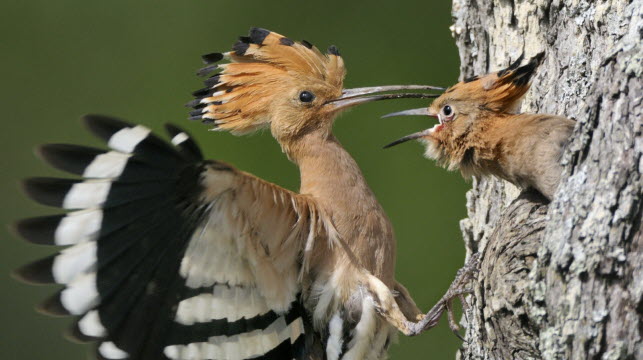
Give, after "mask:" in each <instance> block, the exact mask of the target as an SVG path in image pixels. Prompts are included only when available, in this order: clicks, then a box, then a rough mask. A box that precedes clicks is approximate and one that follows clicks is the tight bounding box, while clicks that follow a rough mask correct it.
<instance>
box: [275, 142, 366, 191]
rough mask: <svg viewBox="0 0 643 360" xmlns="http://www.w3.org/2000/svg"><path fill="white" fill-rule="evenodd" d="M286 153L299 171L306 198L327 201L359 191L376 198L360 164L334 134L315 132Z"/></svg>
mask: <svg viewBox="0 0 643 360" xmlns="http://www.w3.org/2000/svg"><path fill="white" fill-rule="evenodd" d="M284 150H285V152H286V154H287V155H288V157H289V158H290V159H291V160H292V161H293V162H294V163H295V164H297V166H298V167H299V171H300V175H301V186H300V192H301V193H302V194H310V195H313V196H316V197H320V198H325V197H334V196H336V195H338V194H340V193H342V192H354V191H357V192H358V193H360V194H361V195H366V194H368V195H369V196H372V193H371V191H370V189H369V188H368V185H367V184H366V180H365V179H364V176H363V175H362V172H361V171H360V169H359V167H358V166H357V163H356V162H355V160H354V159H353V158H352V157H351V156H350V154H349V153H348V152H347V151H346V150H345V149H344V148H343V147H342V145H341V144H340V143H339V141H338V140H337V138H336V137H335V136H334V135H333V134H330V133H325V132H321V131H320V132H311V133H308V134H306V135H303V136H302V137H301V138H299V139H298V140H297V141H296V142H294V143H293V144H290V146H287V147H284ZM345 195H347V194H345Z"/></svg>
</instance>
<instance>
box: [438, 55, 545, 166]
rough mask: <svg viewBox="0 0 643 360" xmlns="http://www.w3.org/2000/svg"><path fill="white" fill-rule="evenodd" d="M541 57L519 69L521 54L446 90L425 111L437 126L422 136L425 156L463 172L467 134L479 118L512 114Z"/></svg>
mask: <svg viewBox="0 0 643 360" xmlns="http://www.w3.org/2000/svg"><path fill="white" fill-rule="evenodd" d="M543 57H544V52H541V53H539V54H537V55H536V56H534V57H532V58H531V59H530V60H529V62H528V63H527V64H526V65H524V66H520V64H521V63H522V61H523V59H524V56H523V55H521V56H520V57H519V58H518V59H516V61H514V62H513V63H512V64H511V65H509V66H508V67H507V68H505V69H503V70H500V71H497V72H493V73H490V74H487V75H484V76H474V77H471V78H467V79H465V80H463V81H461V82H459V83H457V84H455V85H453V86H451V87H450V88H448V89H447V90H446V91H445V92H444V94H442V95H441V96H440V97H439V98H437V99H436V100H435V101H434V102H433V103H432V104H431V106H429V109H428V113H429V115H430V116H434V117H437V118H438V119H439V121H440V123H439V124H438V125H436V126H435V127H434V128H433V129H430V130H431V131H430V134H429V135H430V136H427V137H426V140H427V151H426V154H427V156H428V157H430V158H433V159H435V160H437V161H438V162H439V163H441V164H443V165H446V166H447V167H448V168H449V169H450V170H453V169H455V168H458V167H460V169H461V170H463V171H465V172H466V169H465V168H462V167H461V165H464V164H463V162H466V160H467V159H466V157H467V153H466V150H467V148H466V147H465V146H462V145H464V144H465V143H466V141H465V139H466V136H467V134H469V133H471V132H472V129H473V127H474V126H480V124H479V120H481V119H483V118H487V117H490V116H499V115H503V114H513V113H516V111H517V110H518V106H519V105H520V100H521V99H522V98H523V96H524V95H525V93H527V91H528V90H529V87H530V85H531V79H532V77H533V76H534V74H535V72H536V69H537V68H538V66H539V65H540V64H541V63H542V59H543ZM468 175H473V174H468Z"/></svg>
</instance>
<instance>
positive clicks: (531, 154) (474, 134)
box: [391, 53, 574, 199]
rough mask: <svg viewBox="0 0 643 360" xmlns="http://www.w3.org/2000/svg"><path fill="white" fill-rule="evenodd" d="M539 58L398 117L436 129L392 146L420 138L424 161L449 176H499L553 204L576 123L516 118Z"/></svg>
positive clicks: (551, 118) (473, 80)
mask: <svg viewBox="0 0 643 360" xmlns="http://www.w3.org/2000/svg"><path fill="white" fill-rule="evenodd" d="M543 56H544V53H540V54H538V55H536V56H534V57H533V58H531V59H530V60H529V62H528V63H527V64H526V65H524V66H519V65H520V63H521V62H522V59H523V57H522V56H521V57H520V58H519V59H518V60H516V61H515V62H514V63H513V64H511V65H510V66H509V67H508V68H506V69H504V70H501V71H498V72H495V73H490V74H487V75H484V76H480V77H478V76H476V77H473V78H469V79H465V80H464V81H462V82H459V83H457V84H455V85H453V86H452V87H450V88H448V89H447V90H446V91H445V92H444V94H442V95H441V96H440V97H439V98H437V99H436V100H435V101H434V102H433V103H432V104H431V105H430V106H429V108H428V109H423V110H420V109H417V110H414V111H407V112H401V113H396V114H401V115H404V114H405V113H406V114H424V115H428V116H431V117H435V118H438V119H439V124H437V125H435V126H434V127H433V128H431V129H427V130H425V131H422V132H419V133H416V134H413V135H409V136H407V137H405V138H402V139H400V141H397V142H395V143H393V144H397V143H399V142H402V141H406V140H410V139H416V138H419V139H421V140H422V141H423V142H424V143H425V144H426V156H427V157H429V158H432V159H435V160H436V161H437V162H438V163H439V164H440V165H442V166H445V167H447V168H448V169H449V170H455V169H459V170H460V171H461V173H462V175H463V176H465V177H471V176H483V175H494V176H498V177H500V178H502V179H505V180H507V181H509V182H512V183H514V184H515V185H517V186H519V187H522V188H528V187H533V188H535V189H536V190H538V191H540V192H541V193H542V194H543V195H545V196H546V197H547V198H548V199H551V198H552V197H553V195H554V192H555V189H556V187H557V185H558V182H559V180H560V174H561V172H562V167H561V165H560V160H561V156H562V152H563V150H564V147H565V145H566V143H567V139H568V138H569V136H570V134H571V131H572V129H573V128H574V121H573V120H569V119H567V118H564V117H560V116H554V115H543V114H519V113H517V111H518V107H519V105H520V100H521V99H522V97H523V96H524V95H525V93H526V92H527V90H529V86H530V81H531V79H532V77H533V75H534V73H535V70H536V68H537V67H538V66H539V65H540V63H541V62H542V59H543ZM391 115H395V114H391Z"/></svg>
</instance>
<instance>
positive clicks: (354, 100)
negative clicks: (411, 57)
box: [326, 85, 445, 110]
mask: <svg viewBox="0 0 643 360" xmlns="http://www.w3.org/2000/svg"><path fill="white" fill-rule="evenodd" d="M398 90H438V91H444V90H445V89H444V88H441V87H437V86H430V85H388V86H373V87H363V88H355V89H346V90H344V91H343V92H342V96H340V97H338V98H337V99H333V100H330V101H328V102H327V103H326V105H331V106H333V107H334V109H335V110H342V109H346V108H349V107H353V106H356V105H359V104H363V103H367V102H371V101H379V100H389V99H434V98H437V97H439V96H440V94H424V93H397V94H378V93H381V92H388V91H398Z"/></svg>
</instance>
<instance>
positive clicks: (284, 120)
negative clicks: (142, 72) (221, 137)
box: [188, 28, 444, 141]
mask: <svg viewBox="0 0 643 360" xmlns="http://www.w3.org/2000/svg"><path fill="white" fill-rule="evenodd" d="M203 59H204V61H205V62H206V64H208V66H206V67H205V68H203V69H201V70H199V72H198V74H199V75H201V76H209V77H208V78H207V79H206V80H205V85H206V87H205V88H203V89H201V90H198V91H196V92H194V93H193V95H194V96H195V97H196V99H195V100H194V101H192V102H190V103H188V105H189V106H190V107H193V108H194V109H195V110H194V111H192V112H191V119H194V120H201V121H202V122H204V123H207V124H212V125H214V129H215V130H227V131H230V132H232V133H233V134H245V133H250V132H253V131H256V130H258V129H261V128H268V127H269V128H270V130H271V132H272V134H273V135H274V136H275V138H277V139H278V140H280V141H285V140H290V139H295V138H297V137H298V136H300V135H302V134H305V133H307V132H309V131H314V130H322V131H328V132H330V129H331V128H332V122H333V119H334V118H335V117H336V115H337V114H339V113H340V112H341V111H342V110H344V109H347V108H349V107H352V106H355V105H358V104H362V103H366V102H370V101H375V100H384V99H390V98H403V97H416V98H417V97H425V98H428V97H437V95H431V94H417V93H416V94H389V95H372V94H375V93H380V92H383V91H392V90H404V89H414V90H415V89H438V90H444V89H441V88H435V87H431V86H428V87H427V86H413V85H410V86H383V87H372V88H359V89H344V88H343V83H344V76H345V74H346V68H345V66H344V60H343V59H342V57H341V56H340V54H339V51H338V50H337V48H336V47H335V46H331V47H329V48H328V51H327V53H325V54H324V53H322V52H321V51H319V50H318V49H317V48H316V47H315V46H313V45H312V44H311V43H309V42H307V41H305V40H304V41H301V42H296V41H293V40H291V39H289V38H287V37H284V36H282V35H279V34H277V33H275V32H271V31H268V30H265V29H260V28H253V29H251V30H250V33H249V35H248V36H243V37H241V38H239V41H238V42H237V43H236V44H234V46H233V49H232V51H230V52H227V53H223V54H221V53H213V54H208V55H204V56H203ZM221 60H227V61H228V62H227V63H222V64H217V62H219V61H221ZM368 95H372V96H368Z"/></svg>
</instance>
